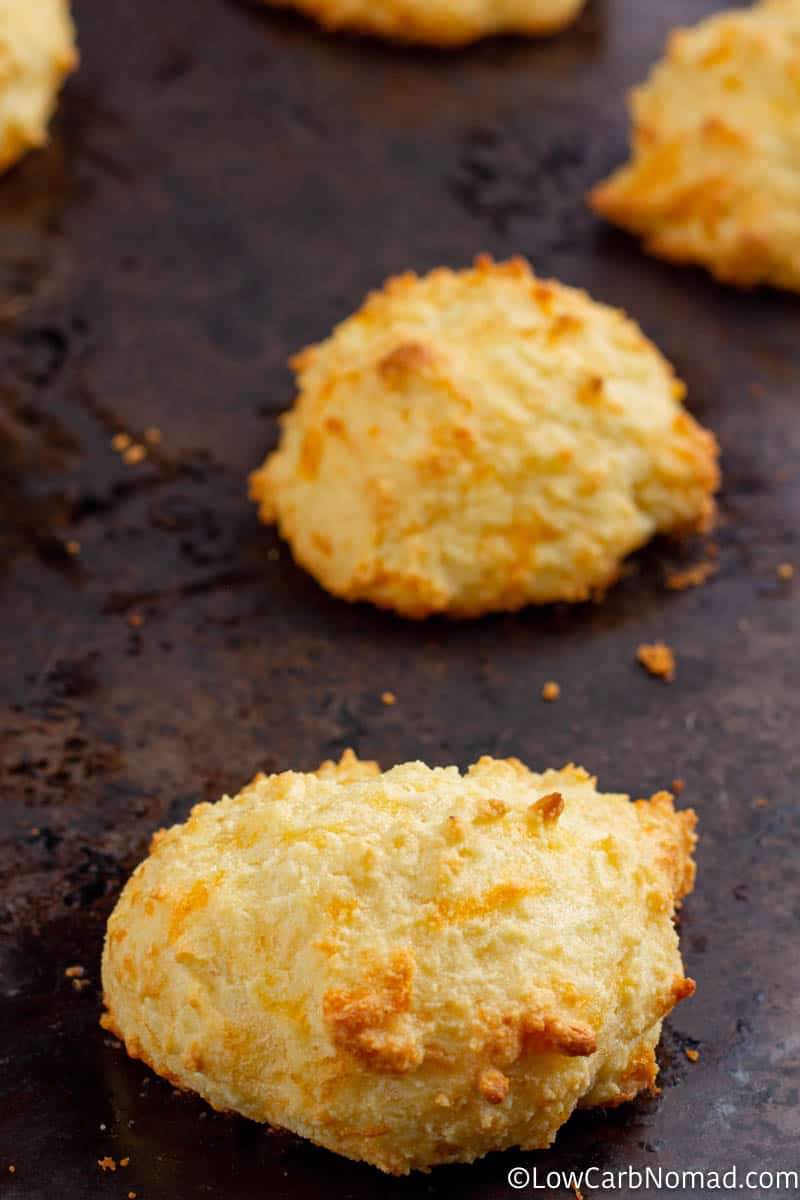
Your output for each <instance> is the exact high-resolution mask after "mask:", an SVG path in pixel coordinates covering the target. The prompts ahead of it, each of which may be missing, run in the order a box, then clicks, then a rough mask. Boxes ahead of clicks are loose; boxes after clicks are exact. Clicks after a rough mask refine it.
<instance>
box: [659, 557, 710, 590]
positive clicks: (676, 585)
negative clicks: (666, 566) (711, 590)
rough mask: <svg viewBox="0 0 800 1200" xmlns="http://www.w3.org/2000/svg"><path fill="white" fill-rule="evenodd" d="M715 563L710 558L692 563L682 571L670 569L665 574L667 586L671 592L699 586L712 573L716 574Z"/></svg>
mask: <svg viewBox="0 0 800 1200" xmlns="http://www.w3.org/2000/svg"><path fill="white" fill-rule="evenodd" d="M716 571H717V564H716V563H715V562H713V561H712V560H710V559H705V560H704V561H703V562H699V563H693V564H692V566H691V567H685V568H684V569H683V570H682V571H672V572H671V574H669V575H668V576H667V580H666V583H667V587H668V588H669V589H670V591H671V592H682V591H684V590H685V589H686V588H692V587H699V586H700V585H701V584H702V583H705V581H706V580H707V579H709V578H710V577H711V576H712V575H714V574H716Z"/></svg>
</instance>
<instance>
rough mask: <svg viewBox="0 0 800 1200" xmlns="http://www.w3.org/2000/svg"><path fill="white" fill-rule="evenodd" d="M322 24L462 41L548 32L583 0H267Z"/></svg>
mask: <svg viewBox="0 0 800 1200" xmlns="http://www.w3.org/2000/svg"><path fill="white" fill-rule="evenodd" d="M265 2H266V3H267V4H272V5H273V6H274V7H278V8H294V9H296V10H297V11H298V12H301V13H304V14H305V15H306V16H309V17H313V18H314V19H315V20H317V21H319V23H320V24H321V25H323V26H324V27H325V28H326V29H329V30H343V31H348V32H351V33H368V34H374V35H377V36H378V37H384V38H389V39H391V40H394V41H402V42H424V43H428V44H429V45H432V46H442V47H450V46H463V45H466V44H467V43H468V42H473V41H476V40H477V39H478V38H482V37H487V36H489V35H491V34H499V33H518V34H532V35H536V34H548V33H555V32H557V31H558V30H560V29H563V28H564V26H565V25H568V24H569V23H570V22H571V21H573V20H574V19H575V17H577V15H578V13H579V12H580V10H581V8H582V7H583V3H584V0H265Z"/></svg>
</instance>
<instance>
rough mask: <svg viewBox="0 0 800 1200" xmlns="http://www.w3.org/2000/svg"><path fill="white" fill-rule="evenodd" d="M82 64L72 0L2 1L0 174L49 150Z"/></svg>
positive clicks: (0, 20)
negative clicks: (63, 90)
mask: <svg viewBox="0 0 800 1200" xmlns="http://www.w3.org/2000/svg"><path fill="white" fill-rule="evenodd" d="M77 62H78V56H77V52H76V49H75V35H74V29H73V26H72V20H71V18H70V13H69V5H68V3H67V0H0V170H6V169H7V168H8V167H10V166H11V165H12V164H13V163H15V162H16V161H17V159H19V158H21V157H22V155H23V154H25V152H26V151H27V150H30V149H31V148H33V147H36V146H42V145H44V143H45V142H46V140H47V125H48V122H49V120H50V117H51V116H52V113H53V109H54V108H55V103H56V97H57V95H58V91H59V88H60V87H61V84H62V83H63V81H64V79H65V77H66V76H67V75H68V74H69V72H70V71H72V70H74V68H75V67H76V65H77Z"/></svg>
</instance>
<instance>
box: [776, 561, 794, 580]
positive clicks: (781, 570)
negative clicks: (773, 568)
mask: <svg viewBox="0 0 800 1200" xmlns="http://www.w3.org/2000/svg"><path fill="white" fill-rule="evenodd" d="M778 579H794V567H793V566H792V564H791V563H788V562H785V563H781V564H780V565H779V566H778Z"/></svg>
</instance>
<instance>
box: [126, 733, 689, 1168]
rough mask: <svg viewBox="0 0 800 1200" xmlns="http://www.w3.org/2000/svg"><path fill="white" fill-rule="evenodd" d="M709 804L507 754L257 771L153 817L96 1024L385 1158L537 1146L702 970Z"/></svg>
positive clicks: (642, 1057)
mask: <svg viewBox="0 0 800 1200" xmlns="http://www.w3.org/2000/svg"><path fill="white" fill-rule="evenodd" d="M694 824H695V817H694V814H693V813H692V812H691V811H685V812H681V813H677V812H676V811H675V810H674V808H673V803H672V797H671V796H670V795H669V794H668V793H666V792H661V793H659V794H658V795H656V796H654V797H653V798H652V799H651V800H650V801H646V800H638V801H636V802H635V803H631V802H630V801H629V800H628V798H627V796H621V795H604V794H601V793H599V792H598V791H597V789H596V781H595V780H594V779H593V778H591V777H590V776H589V775H587V774H586V772H585V771H583V770H581V769H580V768H577V767H572V766H570V767H567V768H565V769H563V770H560V771H545V772H544V773H543V774H541V775H536V774H532V773H531V772H530V771H528V770H527V768H526V767H524V766H523V765H522V764H521V763H520V762H519V761H517V760H515V759H509V760H508V761H498V760H494V759H491V758H482V759H481V760H480V761H479V762H478V763H476V764H475V765H474V766H472V767H470V769H469V771H468V772H467V773H466V774H465V775H461V774H460V773H459V771H458V769H457V768H455V767H447V768H436V769H431V768H429V767H427V766H425V765H424V764H423V763H419V762H416V763H406V764H404V765H403V766H398V767H395V768H394V769H393V770H391V771H387V772H386V773H384V774H381V772H380V770H379V768H378V767H377V766H376V764H374V763H359V762H358V761H357V760H356V759H355V757H354V756H353V755H352V754H351V753H350V752H348V753H346V754H345V756H344V758H343V760H342V762H341V764H338V765H336V764H333V763H326V764H324V765H323V767H322V768H321V769H320V771H319V772H318V773H317V774H315V775H311V774H309V775H302V774H295V773H293V772H287V773H285V774H281V775H272V776H269V777H267V776H264V775H261V776H258V777H257V778H256V779H255V780H253V782H252V783H251V784H250V785H249V786H247V787H246V788H245V789H244V790H243V791H242V792H241V793H240V795H238V796H236V797H234V798H224V799H223V800H221V801H220V802H219V803H218V804H213V805H211V804H200V805H198V806H197V807H196V808H194V809H193V810H192V814H191V816H190V818H189V820H188V821H187V822H186V824H184V825H178V826H175V827H174V828H172V829H170V830H167V831H163V832H161V833H160V834H157V835H156V837H155V838H154V840H153V845H152V848H151V853H150V857H149V858H147V859H146V860H145V861H144V862H143V863H142V864H141V865H140V866H139V867H138V868H137V870H136V871H135V872H134V874H133V876H132V878H131V879H130V881H129V882H128V884H127V886H126V887H125V889H124V891H123V893H122V896H121V898H120V900H119V901H118V903H117V906H116V908H115V910H114V912H113V913H112V915H111V918H110V920H109V922H108V931H107V936H106V943H105V950H104V954H103V988H104V1000H105V1004H106V1006H107V1013H106V1015H104V1017H103V1025H104V1027H105V1028H107V1029H109V1030H111V1031H113V1032H114V1034H115V1035H116V1036H117V1037H119V1038H121V1039H122V1040H123V1041H124V1042H125V1045H126V1048H127V1051H128V1053H129V1054H130V1055H131V1056H132V1057H135V1058H140V1059H142V1060H143V1061H144V1062H146V1063H148V1064H149V1065H150V1066H151V1067H152V1068H153V1069H154V1070H155V1071H157V1072H158V1073H159V1074H160V1075H163V1076H164V1077H165V1078H166V1079H168V1080H169V1081H170V1082H171V1083H172V1084H173V1085H174V1086H176V1087H179V1088H185V1089H190V1090H192V1091H194V1092H198V1093H199V1094H200V1095H201V1096H203V1097H204V1098H205V1099H206V1100H207V1101H209V1103H210V1104H212V1105H213V1106H214V1107H215V1108H217V1109H220V1110H227V1111H232V1112H237V1113H241V1114H243V1115H244V1116H246V1117H249V1118H251V1119H252V1120H254V1121H262V1122H267V1123H269V1124H270V1125H272V1126H276V1127H283V1128H286V1129H289V1130H291V1131H293V1132H295V1133H298V1134H301V1135H302V1136H304V1137H306V1138H310V1139H311V1140H312V1141H314V1142H317V1143H318V1144H319V1145H321V1146H325V1147H327V1148H328V1149H331V1150H334V1151H337V1152H338V1153H339V1154H343V1155H346V1156H348V1157H349V1158H353V1159H363V1160H365V1161H367V1162H369V1163H372V1164H374V1165H375V1166H377V1167H379V1168H381V1170H383V1171H387V1172H391V1173H394V1174H405V1173H406V1172H408V1171H410V1170H413V1169H415V1168H426V1167H429V1166H432V1165H434V1164H436V1163H445V1162H468V1161H471V1160H473V1159H475V1158H477V1157H479V1156H480V1155H483V1154H485V1153H487V1152H488V1151H490V1150H496V1149H503V1148H507V1147H511V1146H520V1147H522V1148H523V1149H535V1148H539V1147H545V1146H547V1145H549V1144H550V1143H551V1142H552V1140H553V1138H554V1137H555V1135H556V1132H557V1130H558V1129H559V1127H560V1126H561V1125H562V1124H563V1123H564V1122H565V1121H566V1120H567V1118H568V1117H569V1115H570V1113H571V1112H572V1111H573V1110H574V1109H575V1107H576V1106H578V1105H581V1106H592V1105H613V1104H619V1103H622V1102H623V1101H626V1100H630V1099H632V1098H633V1097H634V1096H635V1095H636V1094H637V1093H638V1092H639V1091H641V1090H643V1089H651V1088H653V1086H654V1081H655V1077H656V1073H657V1066H656V1061H655V1056H654V1047H655V1046H656V1044H657V1042H658V1039H659V1034H660V1029H661V1022H662V1019H663V1018H664V1017H665V1016H666V1015H667V1014H668V1013H669V1012H670V1011H671V1009H672V1008H673V1007H674V1005H675V1004H676V1003H677V1002H678V1001H679V1000H682V999H684V998H685V997H687V996H689V995H691V994H692V992H693V991H694V984H693V982H692V981H691V980H690V979H687V978H686V977H685V976H684V971H683V966H682V963H681V957H680V952H679V948H678V938H677V935H676V933H675V929H674V925H673V915H674V912H675V908H676V906H677V905H678V904H679V902H680V900H681V898H682V897H683V896H684V895H685V894H686V893H687V892H689V891H690V890H691V888H692V884H693V879H694V866H693V862H692V851H693V848H694V843H695V840H696V839H695V835H694Z"/></svg>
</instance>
